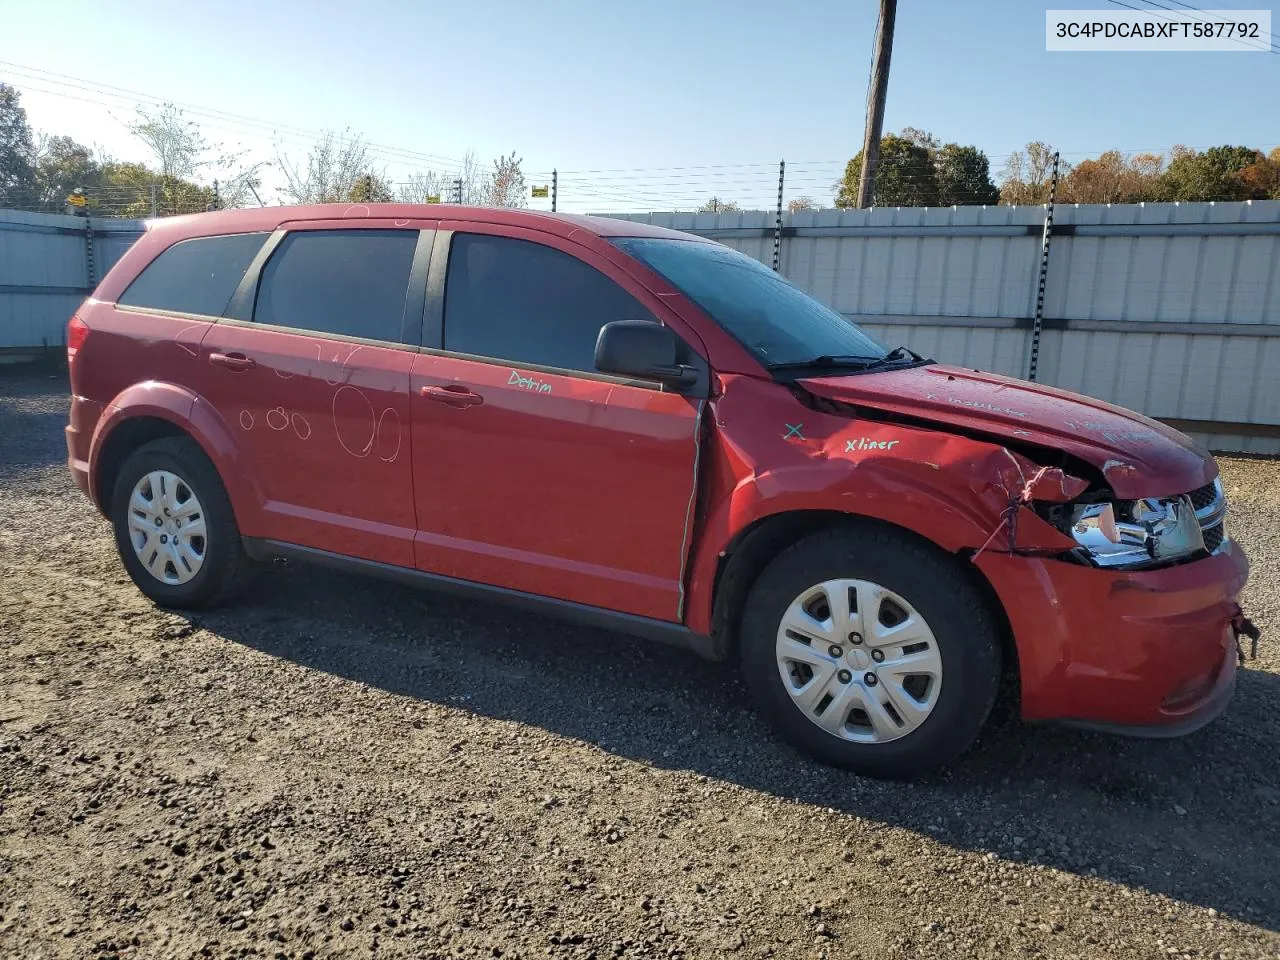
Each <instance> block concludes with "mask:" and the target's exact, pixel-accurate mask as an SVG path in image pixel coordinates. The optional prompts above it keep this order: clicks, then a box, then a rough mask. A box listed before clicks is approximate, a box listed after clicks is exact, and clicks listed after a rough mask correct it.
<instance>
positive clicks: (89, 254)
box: [84, 217, 98, 293]
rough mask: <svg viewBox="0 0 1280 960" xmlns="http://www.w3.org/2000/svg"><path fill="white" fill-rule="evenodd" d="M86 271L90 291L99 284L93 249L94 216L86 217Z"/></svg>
mask: <svg viewBox="0 0 1280 960" xmlns="http://www.w3.org/2000/svg"><path fill="white" fill-rule="evenodd" d="M84 272H85V276H86V277H87V278H88V281H89V292H90V293H92V292H93V290H94V288H95V287H97V285H98V262H97V257H96V256H95V255H94V250H93V218H92V217H85V218H84Z"/></svg>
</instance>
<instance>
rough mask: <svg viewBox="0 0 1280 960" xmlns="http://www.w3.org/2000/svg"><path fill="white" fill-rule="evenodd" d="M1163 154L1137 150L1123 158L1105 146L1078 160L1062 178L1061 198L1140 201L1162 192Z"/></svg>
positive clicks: (1078, 200)
mask: <svg viewBox="0 0 1280 960" xmlns="http://www.w3.org/2000/svg"><path fill="white" fill-rule="evenodd" d="M1163 170H1164V157H1162V156H1160V155H1159V154H1155V153H1140V154H1137V155H1136V156H1134V157H1131V158H1129V159H1126V158H1125V156H1124V154H1122V153H1121V152H1120V151H1119V150H1107V151H1106V152H1104V153H1102V154H1101V155H1099V156H1098V157H1097V158H1096V159H1093V160H1082V161H1080V163H1079V164H1078V165H1077V166H1076V167H1075V168H1074V169H1072V170H1071V172H1070V173H1069V174H1067V176H1066V177H1064V178H1063V180H1062V190H1061V192H1060V196H1061V198H1062V199H1063V200H1064V201H1066V202H1068V203H1141V202H1143V201H1150V200H1158V199H1160V197H1161V194H1162V186H1161V176H1162V173H1163Z"/></svg>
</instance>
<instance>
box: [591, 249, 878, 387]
mask: <svg viewBox="0 0 1280 960" xmlns="http://www.w3.org/2000/svg"><path fill="white" fill-rule="evenodd" d="M613 243H614V244H615V245H616V246H618V247H619V248H621V249H622V250H624V251H626V252H627V253H629V254H630V255H631V256H633V257H635V258H636V259H637V260H639V261H641V262H642V263H644V264H645V265H646V266H648V267H649V268H650V269H652V270H653V271H655V272H656V273H659V274H661V275H662V276H663V277H665V278H666V279H667V280H668V281H670V283H671V284H672V285H673V286H674V287H676V288H677V289H678V290H680V292H681V293H683V294H684V295H685V296H687V297H688V298H689V299H690V300H692V301H693V302H694V303H696V304H697V305H698V306H699V307H701V308H702V310H703V311H704V312H705V313H707V314H708V315H709V316H710V317H711V319H713V320H715V321H716V322H717V323H719V324H720V325H721V326H722V327H724V328H725V329H726V330H728V331H729V333H731V334H732V335H733V336H734V337H736V338H737V339H738V340H739V341H740V342H741V343H742V344H744V345H745V346H746V347H747V348H748V349H749V350H751V352H752V353H754V354H755V355H756V357H757V358H759V359H760V361H761V362H762V363H764V364H765V365H766V366H777V365H779V364H801V363H804V362H806V361H811V360H814V359H815V358H819V357H852V358H858V359H865V360H867V361H872V360H878V359H880V358H882V357H884V356H885V349H884V347H882V346H880V344H878V343H876V342H875V341H874V340H872V339H871V338H870V337H869V336H867V335H866V334H865V333H863V332H862V330H861V329H860V328H859V327H858V325H857V324H855V323H853V322H852V321H851V320H848V319H846V318H845V317H842V316H841V315H840V314H838V313H836V312H835V311H834V310H832V309H830V308H829V307H825V306H823V305H822V304H821V303H819V302H818V301H817V300H814V299H813V298H812V297H811V296H809V295H808V294H807V293H804V292H803V291H801V290H800V289H798V288H797V287H794V286H792V285H791V284H790V283H788V282H787V281H786V280H784V279H782V277H780V276H778V274H776V273H774V272H773V271H772V270H770V269H769V268H768V267H766V266H765V265H764V264H762V263H760V262H759V261H757V260H753V259H751V257H748V256H746V255H745V254H741V253H738V251H736V250H733V249H730V248H729V247H726V246H723V245H722V244H718V243H705V242H701V241H698V240H668V239H665V238H662V239H655V238H650V237H618V238H615V239H614V240H613Z"/></svg>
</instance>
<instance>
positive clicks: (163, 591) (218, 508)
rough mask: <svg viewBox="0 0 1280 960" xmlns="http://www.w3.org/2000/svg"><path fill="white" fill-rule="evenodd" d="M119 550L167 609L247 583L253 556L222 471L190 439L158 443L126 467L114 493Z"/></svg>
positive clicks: (221, 597) (203, 601)
mask: <svg viewBox="0 0 1280 960" xmlns="http://www.w3.org/2000/svg"><path fill="white" fill-rule="evenodd" d="M111 522H112V524H113V526H114V528H115V537H116V549H117V551H118V552H119V554H120V559H121V560H122V561H123V562H124V566H125V569H126V570H128V572H129V576H130V577H131V578H132V579H133V582H134V583H135V584H137V586H138V589H139V590H141V591H142V592H143V593H144V594H146V595H147V596H148V597H150V598H151V599H152V600H154V601H155V602H156V603H157V604H159V605H160V606H163V607H175V608H178V609H200V608H205V607H211V606H216V605H217V604H219V603H221V602H223V601H225V600H227V599H229V598H230V597H231V596H233V595H234V594H235V593H236V592H237V591H238V590H239V589H240V587H241V586H242V584H243V579H244V575H245V572H246V568H247V567H248V565H249V559H248V557H247V556H246V555H245V552H244V547H243V544H242V543H241V540H240V530H239V528H238V527H237V526H236V518H235V513H234V512H233V511H232V509H231V500H230V498H229V497H228V496H227V491H226V488H225V487H224V486H223V484H222V479H221V478H220V477H219V476H218V471H217V469H216V468H215V467H214V465H213V464H212V463H211V462H210V460H209V458H208V457H207V456H206V455H205V453H204V451H203V450H202V449H200V446H199V445H198V444H197V443H196V442H195V441H194V440H192V439H190V438H189V437H166V438H164V439H161V440H153V441H152V442H150V443H147V444H144V445H143V446H141V447H139V448H138V449H137V450H135V451H134V452H133V453H132V454H131V455H130V456H129V458H128V459H127V460H126V461H125V462H124V464H123V466H121V468H120V472H119V474H118V475H117V477H116V485H115V489H114V491H113V493H112V497H111Z"/></svg>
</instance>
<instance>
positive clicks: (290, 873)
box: [0, 372, 1280, 958]
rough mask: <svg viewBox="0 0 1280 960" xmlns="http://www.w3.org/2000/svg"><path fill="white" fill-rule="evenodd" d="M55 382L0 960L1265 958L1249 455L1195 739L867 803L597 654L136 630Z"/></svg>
mask: <svg viewBox="0 0 1280 960" xmlns="http://www.w3.org/2000/svg"><path fill="white" fill-rule="evenodd" d="M64 383H65V380H64V378H63V377H62V376H52V377H51V376H49V375H47V374H39V375H36V374H33V373H30V372H28V373H23V374H15V373H13V372H9V373H0V955H3V956H6V957H7V956H13V957H18V956H21V957H23V958H31V957H223V956H267V957H289V958H300V957H329V956H357V957H360V956H363V957H370V956H414V957H544V956H553V957H575V958H587V957H596V958H607V957H631V956H649V957H657V956H665V957H681V956H683V957H711V956H725V955H731V954H732V955H737V956H744V957H768V956H773V957H809V958H814V957H822V956H828V957H863V958H873V957H874V958H881V957H922V958H935V957H943V956H959V957H1009V956H1024V955H1026V956H1039V957H1090V958H1092V957H1115V958H1120V957H1144V958H1149V957H1166V956H1174V957H1178V956H1186V957H1224V958H1226V957H1230V958H1243V957H1276V956H1280V868H1278V867H1277V866H1276V864H1278V863H1280V826H1277V823H1278V820H1280V764H1278V763H1277V760H1278V759H1280V749H1278V747H1277V741H1280V658H1277V656H1276V652H1275V651H1276V646H1275V638H1276V637H1280V591H1277V587H1276V578H1277V574H1280V551H1277V549H1276V545H1277V539H1276V538H1277V534H1276V532H1275V531H1276V529H1277V527H1278V526H1280V463H1277V462H1275V461H1266V460H1243V459H1226V458H1224V459H1222V460H1221V465H1222V469H1223V472H1224V474H1225V477H1226V482H1227V488H1228V491H1229V495H1230V498H1231V501H1232V506H1233V511H1234V512H1233V515H1232V520H1231V525H1232V530H1233V533H1234V534H1235V536H1236V537H1237V539H1239V540H1240V541H1241V542H1243V543H1244V545H1245V547H1246V549H1247V550H1248V552H1249V553H1250V555H1251V557H1252V559H1253V563H1254V570H1253V578H1252V582H1251V584H1250V587H1249V593H1248V596H1247V598H1246V610H1247V611H1248V612H1249V613H1250V614H1251V615H1252V616H1253V617H1254V619H1255V622H1257V623H1258V624H1259V625H1260V626H1261V627H1262V629H1263V631H1264V640H1263V646H1262V654H1261V657H1260V658H1259V660H1257V661H1256V662H1250V663H1249V665H1248V669H1246V670H1244V671H1243V673H1242V676H1241V680H1240V685H1239V691H1238V694H1237V698H1236V700H1235V703H1234V704H1233V706H1232V708H1231V710H1230V712H1229V713H1228V715H1227V716H1226V717H1225V718H1224V719H1222V720H1221V721H1219V722H1217V723H1215V724H1213V725H1212V726H1210V727H1209V728H1208V729H1206V730H1204V731H1202V732H1201V733H1199V734H1197V735H1195V736H1192V737H1189V738H1186V739H1183V740H1177V741H1171V742H1151V741H1127V740H1120V739H1111V738H1107V737H1102V736H1096V735H1089V734H1082V733H1075V732H1070V731H1066V730H1060V729H1057V728H1053V727H1047V726H1041V727H1031V726H1026V725H1022V724H1018V723H1014V722H1005V723H1003V724H999V725H997V726H996V727H995V728H994V729H990V730H989V731H988V732H987V733H985V734H984V736H983V738H982V740H981V741H980V743H979V744H978V745H977V746H976V747H975V749H974V750H973V751H971V752H970V753H969V754H968V755H967V756H966V757H965V758H964V760H963V761H962V762H961V763H959V764H957V765H955V766H954V768H953V769H951V770H950V771H948V772H947V773H945V774H941V775H938V776H936V777H934V778H932V779H929V780H926V781H924V782H918V783H914V784H895V783H883V782H877V781H870V780H863V779H859V778H857V777H854V776H852V775H849V774H845V773H841V772H838V771H834V770H831V769H826V768H823V767H820V766H817V765H816V764H813V763H810V762H808V761H805V760H803V759H800V758H799V757H797V756H796V755H795V754H794V753H792V752H791V751H790V750H789V749H787V748H786V747H785V746H783V745H782V744H781V743H779V742H778V741H776V740H775V739H773V738H772V737H771V736H770V735H769V733H768V732H767V731H766V730H765V729H764V727H763V724H762V722H761V720H760V719H759V718H757V717H756V716H754V715H753V714H752V713H751V712H750V710H749V709H748V708H747V707H746V706H745V698H744V692H743V690H742V689H741V687H740V685H739V683H738V682H737V680H736V679H735V677H734V675H733V671H731V670H728V669H725V668H723V667H720V666H716V665H712V664H707V663H703V662H701V661H699V660H698V659H696V658H695V657H693V656H692V655H689V654H685V653H682V652H680V651H676V650H668V649H665V648H662V647H658V646H650V645H645V644H644V643H643V642H639V641H632V640H629V639H625V638H623V637H621V636H616V635H612V634H608V633H604V632H600V631H595V630H589V629H584V628H578V627H572V626H565V625H563V624H560V623H556V622H551V621H546V620H540V619H534V618H531V617H529V616H528V615H526V614H522V613H513V612H510V611H507V610H504V609H498V608H492V609H491V608H488V607H482V606H477V605H466V604H462V603H459V602H455V601H451V600H445V599H440V598H438V597H435V596H432V595H431V594H427V593H420V592H417V591H414V590H411V589H408V588H403V587H398V586H392V585H387V584H382V583H374V582H369V581H360V580H355V579H351V578H348V577H344V576H341V575H338V574H336V573H329V572H321V571H317V570H312V569H306V568H301V567H274V568H268V569H265V570H264V571H263V573H262V575H261V576H260V577H259V579H258V581H257V585H256V587H255V588H254V590H253V591H252V592H251V593H250V594H249V596H248V597H246V598H245V600H244V601H242V602H241V603H239V604H238V605H237V606H235V607H234V608H232V609H227V610H225V611H219V612H213V613H208V614H202V615H199V616H191V617H188V616H180V615H177V614H174V613H169V612H165V611H162V610H159V609H156V608H154V607H152V606H151V605H150V604H149V603H148V602H146V601H145V600H144V599H143V598H142V596H141V595H140V594H139V593H138V592H137V591H136V590H135V589H134V588H133V586H132V585H131V584H130V583H129V582H128V580H127V579H126V577H125V574H124V572H123V569H122V568H121V566H120V564H119V562H118V561H117V559H116V557H115V554H114V552H113V548H112V544H111V539H110V536H109V531H108V527H107V525H106V523H105V522H104V521H103V520H102V518H101V517H99V516H98V515H97V514H96V513H95V512H94V510H93V509H92V507H91V506H90V505H89V503H88V502H87V501H86V500H84V499H83V498H82V497H81V496H80V494H79V493H78V492H77V491H76V490H75V488H74V487H73V485H72V483H71V481H70V479H69V478H68V475H67V472H66V468H65V465H64V457H65V445H64V442H63V438H62V427H63V424H64V422H65V417H66V409H67V397H66V395H65V387H64Z"/></svg>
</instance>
